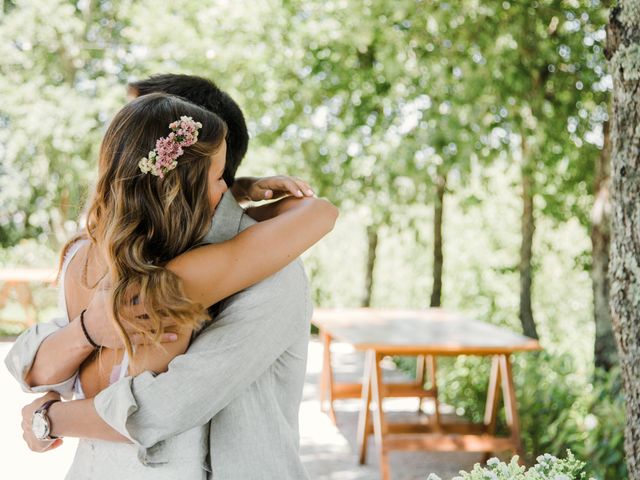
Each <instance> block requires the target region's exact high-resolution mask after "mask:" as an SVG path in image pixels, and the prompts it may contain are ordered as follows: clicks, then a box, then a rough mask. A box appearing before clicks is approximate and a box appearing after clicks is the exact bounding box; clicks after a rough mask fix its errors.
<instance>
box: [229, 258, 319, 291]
mask: <svg viewBox="0 0 640 480" xmlns="http://www.w3.org/2000/svg"><path fill="white" fill-rule="evenodd" d="M308 283H309V280H308V278H307V274H306V272H305V270H304V264H303V263H302V260H300V259H299V258H297V259H295V260H294V261H293V262H291V263H289V264H288V265H287V266H285V267H284V268H283V269H281V270H279V271H277V272H276V273H274V274H273V275H271V276H269V277H267V278H265V279H264V280H262V281H260V282H258V283H256V284H254V285H251V286H250V287H248V288H246V289H244V290H243V292H245V293H247V294H253V293H258V292H263V291H268V292H271V293H272V294H274V295H284V294H289V295H299V294H300V293H304V292H305V291H306V290H307V289H308ZM241 293H242V292H241Z"/></svg>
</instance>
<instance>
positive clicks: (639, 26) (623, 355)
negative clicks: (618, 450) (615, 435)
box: [606, 0, 640, 480]
mask: <svg viewBox="0 0 640 480" xmlns="http://www.w3.org/2000/svg"><path fill="white" fill-rule="evenodd" d="M606 56H607V59H608V60H609V71H610V72H611V75H612V77H613V98H612V118H611V143H612V152H611V156H612V167H611V170H612V221H611V262H610V265H609V275H610V277H609V279H610V282H611V292H610V295H611V315H612V322H613V329H614V332H615V336H616V341H617V344H618V353H619V356H620V367H621V371H622V380H623V385H624V389H625V393H626V395H625V397H626V409H627V423H626V429H625V450H626V453H627V464H628V467H629V478H632V479H634V480H637V479H639V478H640V448H638V446H639V445H640V363H639V362H638V358H640V283H639V278H640V253H639V252H640V234H639V232H640V181H638V180H639V179H640V134H639V132H640V95H639V94H638V92H640V2H639V1H638V0H621V1H620V3H619V5H618V6H616V7H614V8H613V9H612V10H611V15H610V18H609V26H608V29H607V49H606Z"/></svg>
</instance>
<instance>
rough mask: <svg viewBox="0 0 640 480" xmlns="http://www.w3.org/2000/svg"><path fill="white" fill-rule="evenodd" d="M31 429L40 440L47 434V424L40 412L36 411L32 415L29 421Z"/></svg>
mask: <svg viewBox="0 0 640 480" xmlns="http://www.w3.org/2000/svg"><path fill="white" fill-rule="evenodd" d="M31 429H32V430H33V434H34V435H35V436H36V438H38V439H40V440H42V439H44V438H45V437H46V436H47V435H48V434H49V425H47V422H46V420H45V419H44V418H43V416H42V414H41V413H36V414H34V415H33V419H32V421H31Z"/></svg>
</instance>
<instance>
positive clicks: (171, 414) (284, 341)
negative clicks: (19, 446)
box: [50, 262, 310, 448]
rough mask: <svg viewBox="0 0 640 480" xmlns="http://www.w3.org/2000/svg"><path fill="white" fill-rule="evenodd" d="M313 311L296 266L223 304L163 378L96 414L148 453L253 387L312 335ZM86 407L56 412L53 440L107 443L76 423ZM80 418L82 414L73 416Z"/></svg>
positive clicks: (139, 384) (104, 402) (102, 402)
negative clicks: (297, 343) (84, 439)
mask: <svg viewBox="0 0 640 480" xmlns="http://www.w3.org/2000/svg"><path fill="white" fill-rule="evenodd" d="M309 317H310V303H309V295H308V286H307V282H306V278H305V276H304V271H303V269H302V266H301V264H300V263H299V262H295V263H294V264H291V265H289V266H287V267H286V268H285V269H283V270H281V271H280V272H278V273H276V274H275V275H273V276H272V277H269V278H268V279H266V280H265V281H263V282H261V283H259V284H257V285H255V286H253V287H251V288H250V289H247V290H245V291H243V292H240V293H238V294H237V295H235V296H234V297H232V299H230V300H227V301H226V305H225V306H224V308H223V309H222V311H221V313H220V315H219V317H218V320H217V321H216V322H215V323H213V324H212V325H210V326H209V327H208V328H207V329H206V330H205V331H204V332H202V333H201V334H200V335H199V336H198V337H197V338H196V340H195V341H194V342H193V344H192V345H191V347H190V348H189V350H188V351H187V353H185V354H184V355H179V356H177V357H176V358H175V359H174V360H173V361H172V362H171V363H170V364H169V369H168V371H167V372H166V373H162V374H160V375H157V376H155V377H154V376H153V375H152V374H151V373H149V372H145V373H142V374H141V375H139V376H137V377H134V378H132V377H127V378H124V379H122V380H120V381H119V382H117V383H115V384H113V385H111V386H110V387H108V388H107V389H105V390H103V391H102V392H101V393H100V394H98V396H97V397H96V398H95V399H94V402H93V405H94V407H95V410H96V412H97V414H98V415H99V416H100V417H101V418H102V419H103V420H104V422H106V423H107V424H109V425H110V426H111V427H113V428H114V429H115V430H116V431H117V432H119V433H120V434H122V435H124V436H126V437H127V438H130V439H131V440H132V441H134V442H135V443H137V444H139V445H141V446H143V447H146V448H149V447H151V446H153V445H154V444H156V443H157V442H159V441H161V440H164V439H167V438H169V437H172V436H174V435H177V434H179V433H181V432H184V431H186V430H189V429H190V428H193V427H196V426H198V425H203V424H205V423H207V422H208V421H209V420H211V418H213V416H214V415H216V414H217V413H218V412H219V411H220V410H222V409H223V408H224V407H225V406H226V405H228V403H229V402H230V401H231V400H233V399H234V398H235V397H236V396H238V395H240V394H241V393H242V392H243V391H244V390H245V389H246V388H247V387H248V386H249V385H251V384H252V383H253V382H255V381H256V380H257V379H258V378H259V377H260V376H261V375H262V374H263V373H264V372H265V371H266V369H267V368H269V366H270V365H272V364H273V362H275V361H276V359H277V358H278V357H279V356H280V355H282V353H283V352H284V351H285V350H286V349H287V348H288V347H289V346H290V345H291V344H292V343H294V342H295V341H296V339H298V338H299V337H300V335H304V334H306V332H307V330H308V328H309ZM86 408H87V406H86V404H82V403H80V402H66V403H64V404H61V405H59V406H58V405H56V409H55V410H52V411H51V412H50V413H51V414H52V424H53V428H54V435H62V436H65V435H67V436H72V435H74V436H82V437H95V438H105V439H106V438H109V436H110V435H113V431H112V430H109V429H106V428H104V427H105V426H104V424H102V425H101V426H98V428H96V425H92V426H90V427H89V426H87V425H85V424H84V422H83V421H82V420H81V419H80V418H79V416H78V415H80V414H81V412H83V411H84V412H85V413H86V410H83V409H86ZM74 413H77V414H74Z"/></svg>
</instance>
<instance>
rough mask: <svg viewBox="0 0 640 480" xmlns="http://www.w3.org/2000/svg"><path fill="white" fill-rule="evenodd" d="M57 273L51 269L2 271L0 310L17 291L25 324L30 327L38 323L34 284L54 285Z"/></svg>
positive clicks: (8, 269)
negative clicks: (32, 288)
mask: <svg viewBox="0 0 640 480" xmlns="http://www.w3.org/2000/svg"><path fill="white" fill-rule="evenodd" d="M55 282H56V272H55V270H50V269H33V268H4V269H0V284H1V285H2V286H1V287H0V309H2V308H4V306H5V305H6V303H7V300H8V299H9V294H10V293H11V292H12V291H15V293H16V297H17V300H18V303H19V304H20V305H21V306H22V308H23V309H24V311H25V322H24V323H25V324H26V325H27V326H28V327H30V326H32V325H34V324H35V323H36V308H35V305H34V302H33V295H32V294H31V284H32V283H40V284H42V283H44V284H49V285H53V284H55Z"/></svg>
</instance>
